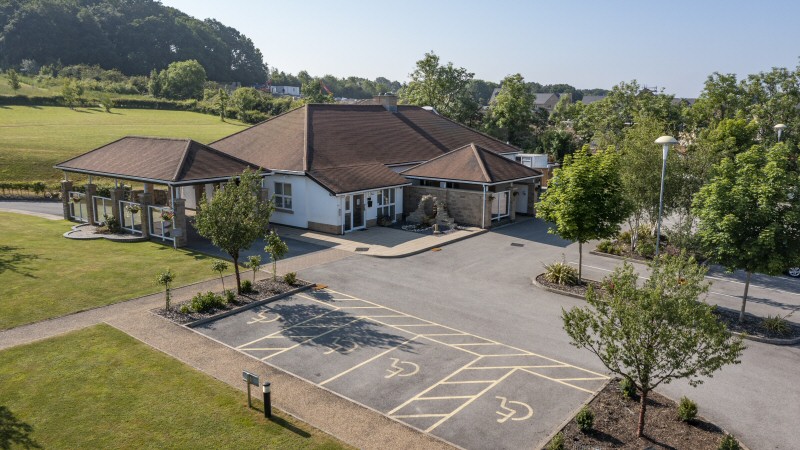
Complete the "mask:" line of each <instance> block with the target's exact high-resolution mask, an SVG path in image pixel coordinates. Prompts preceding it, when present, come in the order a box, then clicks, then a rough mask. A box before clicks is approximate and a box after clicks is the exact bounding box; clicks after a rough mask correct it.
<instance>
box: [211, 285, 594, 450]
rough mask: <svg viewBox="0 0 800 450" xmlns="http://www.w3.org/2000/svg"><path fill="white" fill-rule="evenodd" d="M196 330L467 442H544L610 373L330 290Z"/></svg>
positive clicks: (464, 444)
mask: <svg viewBox="0 0 800 450" xmlns="http://www.w3.org/2000/svg"><path fill="white" fill-rule="evenodd" d="M197 331H199V332H201V333H203V334H205V335H207V336H210V337H212V338H214V339H216V340H218V341H220V342H223V343H225V344H227V345H229V346H231V347H234V348H236V349H238V350H240V351H242V352H244V353H247V354H248V355H251V356H253V357H255V358H257V359H260V360H262V361H265V362H267V363H269V364H272V365H274V366H277V367H279V368H281V369H283V370H286V371H288V372H291V373H293V374H295V375H297V376H300V377H302V378H304V379H306V380H308V381H310V382H312V383H315V384H318V385H320V386H323V387H325V388H327V389H330V390H332V391H334V392H336V393H339V394H340V395H342V396H344V397H346V398H349V399H351V400H353V401H356V402H358V403H361V404H363V405H366V406H369V407H371V408H373V409H375V410H378V411H380V412H382V413H384V414H386V415H388V416H389V417H392V418H394V419H397V420H400V421H402V422H404V423H406V424H409V425H411V426H413V427H415V428H417V429H419V430H422V431H425V432H428V433H431V434H433V435H435V436H438V437H440V438H443V439H444V440H446V441H448V442H451V443H454V444H456V445H458V446H462V447H465V448H486V447H487V446H491V447H492V448H524V447H529V446H530V445H532V444H535V443H537V442H538V443H544V442H543V441H544V440H545V439H546V438H547V437H548V436H549V434H550V433H551V432H552V430H554V429H555V428H556V427H557V426H558V425H559V424H560V423H561V422H563V421H564V420H565V419H567V418H569V416H570V414H571V413H572V412H574V410H575V409H576V408H578V407H579V406H580V405H581V404H582V403H583V402H584V401H586V400H587V399H589V398H590V397H591V395H592V394H593V393H594V392H596V391H598V390H599V389H600V388H601V387H602V386H603V384H604V383H605V382H606V380H607V379H608V377H607V376H605V375H603V374H602V373H598V372H595V371H591V370H587V369H584V368H581V367H577V366H574V365H572V364H568V363H565V362H562V361H560V360H558V359H557V358H553V357H552V355H550V354H539V353H535V352H532V351H529V350H526V349H523V348H517V347H514V346H510V345H506V344H503V343H501V342H498V341H495V340H492V339H488V338H485V337H481V336H478V335H474V334H471V333H469V332H467V331H463V330H460V329H457V328H453V327H450V326H447V325H442V324H439V323H436V322H432V321H429V320H426V319H424V318H421V317H417V316H414V315H410V314H407V313H404V312H402V311H400V310H396V309H393V308H389V307H386V306H383V305H381V304H378V303H375V302H372V301H368V300H363V299H360V298H357V297H354V296H350V295H346V294H342V293H339V292H336V291H332V290H329V289H325V290H319V291H310V292H306V293H301V294H297V295H294V296H292V297H289V298H286V299H282V300H279V301H277V302H275V303H272V304H269V305H266V306H263V307H261V308H259V309H254V310H249V311H245V312H242V313H239V314H237V315H234V316H230V317H227V318H223V319H220V320H218V321H215V322H212V323H209V324H206V325H203V326H200V327H198V328H197ZM542 350H543V351H544V350H546V349H542Z"/></svg>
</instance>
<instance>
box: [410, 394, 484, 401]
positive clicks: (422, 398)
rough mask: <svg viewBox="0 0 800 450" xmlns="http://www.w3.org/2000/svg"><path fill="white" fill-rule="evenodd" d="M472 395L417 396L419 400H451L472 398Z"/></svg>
mask: <svg viewBox="0 0 800 450" xmlns="http://www.w3.org/2000/svg"><path fill="white" fill-rule="evenodd" d="M472 397H473V396H472V395H451V396H449V397H417V400H418V401H419V400H451V399H461V398H472Z"/></svg>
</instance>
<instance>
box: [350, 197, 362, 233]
mask: <svg viewBox="0 0 800 450" xmlns="http://www.w3.org/2000/svg"><path fill="white" fill-rule="evenodd" d="M352 204H353V229H356V228H364V194H357V195H354V196H353V202H352Z"/></svg>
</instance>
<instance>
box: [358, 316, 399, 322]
mask: <svg viewBox="0 0 800 450" xmlns="http://www.w3.org/2000/svg"><path fill="white" fill-rule="evenodd" d="M361 317H364V318H366V319H375V318H378V319H382V318H387V317H408V316H406V315H403V316H400V315H397V314H391V315H388V316H361ZM375 322H377V320H376V321H375Z"/></svg>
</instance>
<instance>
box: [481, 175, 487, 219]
mask: <svg viewBox="0 0 800 450" xmlns="http://www.w3.org/2000/svg"><path fill="white" fill-rule="evenodd" d="M481 228H486V185H485V184H484V185H483V208H482V209H481Z"/></svg>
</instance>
